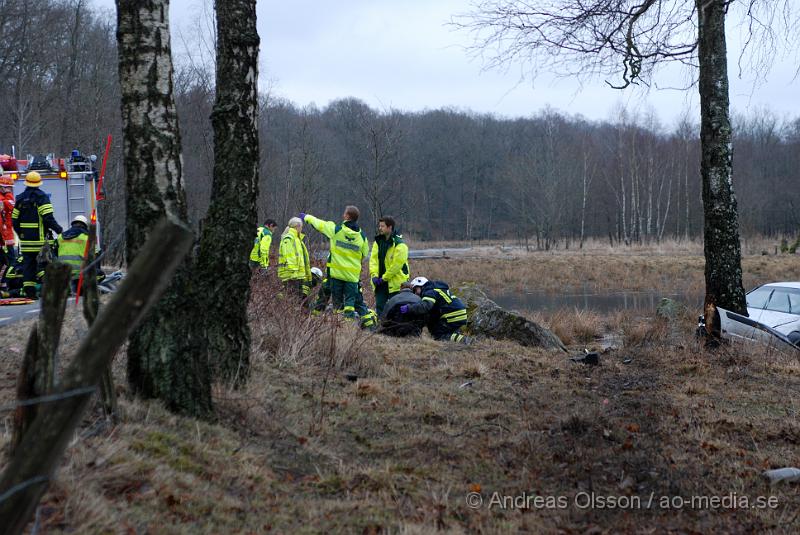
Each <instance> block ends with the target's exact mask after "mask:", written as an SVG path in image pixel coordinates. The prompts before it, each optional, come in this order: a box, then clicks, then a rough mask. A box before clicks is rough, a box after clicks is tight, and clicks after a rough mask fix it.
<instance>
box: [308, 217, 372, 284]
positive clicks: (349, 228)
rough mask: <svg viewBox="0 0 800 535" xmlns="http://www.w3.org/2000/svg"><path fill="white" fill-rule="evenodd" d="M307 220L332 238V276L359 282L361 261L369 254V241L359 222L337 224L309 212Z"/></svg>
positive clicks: (330, 270)
mask: <svg viewBox="0 0 800 535" xmlns="http://www.w3.org/2000/svg"><path fill="white" fill-rule="evenodd" d="M305 221H306V223H308V224H309V225H311V226H312V227H314V228H315V229H317V231H319V232H320V233H322V234H324V235H325V236H327V237H328V239H329V240H330V243H331V251H330V254H329V255H328V272H329V273H330V277H331V278H332V279H337V280H340V281H344V282H358V281H359V279H361V263H362V262H363V261H364V258H366V257H367V255H368V254H369V241H368V240H367V236H366V235H365V234H364V231H363V230H361V229H360V228H359V227H358V224H356V223H353V222H351V221H344V222H342V223H338V224H337V223H334V222H333V221H323V220H321V219H317V218H316V217H314V216H313V215H308V214H306V220H305Z"/></svg>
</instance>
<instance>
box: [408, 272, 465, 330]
mask: <svg viewBox="0 0 800 535" xmlns="http://www.w3.org/2000/svg"><path fill="white" fill-rule="evenodd" d="M410 286H411V288H412V289H413V290H414V293H415V294H417V295H418V296H420V297H421V298H422V300H421V301H420V302H419V303H412V304H409V305H401V306H400V313H401V314H402V315H406V314H414V315H422V314H426V315H427V317H428V319H427V321H426V324H427V326H428V330H429V331H430V332H431V336H433V338H434V339H435V340H449V341H451V342H462V343H465V344H469V343H471V342H472V340H471V339H470V338H469V337H467V336H464V335H463V334H461V333H460V332H459V331H460V330H461V328H462V327H464V326H465V325H466V324H467V307H465V306H464V303H463V302H462V301H461V299H459V298H458V297H456V296H455V295H453V294H452V293H450V287H449V286H447V284H446V283H444V282H442V281H429V280H428V279H426V278H425V277H417V278H415V279H414V280H412V281H411V283H410Z"/></svg>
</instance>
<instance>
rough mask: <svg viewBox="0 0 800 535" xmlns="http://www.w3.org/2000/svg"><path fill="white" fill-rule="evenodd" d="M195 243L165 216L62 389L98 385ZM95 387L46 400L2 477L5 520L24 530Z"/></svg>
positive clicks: (0, 505)
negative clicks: (61, 397)
mask: <svg viewBox="0 0 800 535" xmlns="http://www.w3.org/2000/svg"><path fill="white" fill-rule="evenodd" d="M191 243H192V233H191V231H190V230H189V229H188V228H187V227H186V226H185V225H183V224H181V223H177V222H170V221H162V222H161V223H160V224H159V225H158V226H157V227H156V228H155V229H154V230H153V232H152V233H151V238H150V239H149V240H148V241H147V243H146V244H145V246H144V247H143V248H142V250H141V251H140V253H139V254H138V255H137V258H136V260H135V261H134V263H133V265H132V266H131V269H130V272H129V273H128V276H127V277H126V278H125V281H124V282H123V283H122V284H121V285H120V288H119V291H118V292H117V293H115V294H114V296H113V297H112V299H111V301H110V302H109V303H108V305H107V306H105V307H104V308H103V309H102V311H101V312H100V314H99V315H98V317H97V320H96V321H95V322H94V324H93V325H92V328H91V329H90V331H89V333H88V334H87V336H86V337H85V338H84V339H83V341H82V342H81V345H80V347H79V348H78V351H77V353H76V355H75V358H74V359H73V360H72V362H71V364H70V366H69V368H68V369H67V370H66V372H65V374H64V380H63V382H62V386H61V391H62V392H66V391H70V390H72V391H74V390H76V389H79V388H85V387H89V386H94V385H97V383H98V382H99V381H100V377H101V375H102V373H103V370H105V369H106V367H107V366H108V365H109V363H110V362H111V360H112V358H113V357H114V355H115V354H116V352H117V350H118V349H119V347H120V346H121V345H122V344H123V343H124V342H125V339H126V338H127V337H128V334H129V333H130V332H131V331H132V330H133V329H134V328H135V327H136V325H137V324H138V323H139V322H140V321H141V319H142V317H143V316H144V314H145V313H146V312H147V310H148V309H149V308H150V306H151V305H152V304H153V303H155V302H156V300H157V299H158V298H159V297H160V296H161V294H162V293H163V291H164V289H165V288H166V286H167V283H168V282H169V280H170V278H171V277H172V274H173V273H174V271H175V269H176V268H177V267H178V264H180V262H181V261H182V260H183V257H184V256H185V255H186V253H187V252H188V250H189V247H190V246H191ZM90 397H91V393H90V392H87V393H86V394H83V395H72V396H70V397H66V398H64V399H61V400H60V401H59V402H58V403H52V404H46V405H44V404H42V405H40V406H39V413H38V414H37V416H36V420H35V421H34V422H33V424H32V426H31V427H30V429H29V430H28V431H27V432H26V433H25V435H24V436H23V437H22V442H21V443H20V446H19V448H18V450H17V454H15V455H14V457H13V458H12V459H11V461H10V463H9V465H8V467H7V468H6V470H5V472H4V473H3V475H2V478H0V497H2V500H0V526H4V528H3V529H4V533H8V534H17V533H22V531H23V530H24V529H25V526H26V525H27V523H28V522H29V520H30V519H31V516H32V515H33V513H34V511H35V509H36V506H37V504H38V503H39V500H40V499H41V497H42V494H44V492H45V491H46V490H47V483H48V482H49V481H50V479H51V478H52V476H53V473H54V472H55V469H56V467H57V465H58V462H59V460H60V459H61V456H62V455H63V453H64V450H66V447H67V444H68V443H69V440H70V438H71V437H72V436H73V434H74V432H75V429H76V427H77V426H78V424H79V423H80V421H81V419H82V417H83V413H84V411H85V410H86V407H87V405H88V403H89V399H90Z"/></svg>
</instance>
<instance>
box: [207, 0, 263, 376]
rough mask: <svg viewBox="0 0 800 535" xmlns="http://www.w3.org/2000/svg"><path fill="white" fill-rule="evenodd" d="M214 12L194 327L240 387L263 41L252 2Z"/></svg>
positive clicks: (237, 0)
mask: <svg viewBox="0 0 800 535" xmlns="http://www.w3.org/2000/svg"><path fill="white" fill-rule="evenodd" d="M215 11H216V17H217V76H216V80H217V86H216V102H215V104H214V110H213V112H212V114H211V123H212V126H213V128H214V181H213V186H212V191H213V192H214V193H213V197H212V199H211V205H210V207H209V210H208V215H207V219H206V224H204V225H203V233H202V236H201V239H200V250H199V253H198V257H197V269H196V272H195V273H196V275H195V278H194V291H195V293H196V294H197V295H198V297H201V299H202V310H201V311H198V314H196V315H194V319H195V320H196V321H194V322H193V323H192V329H193V330H194V332H195V333H196V336H197V337H198V338H202V339H204V340H205V341H206V343H205V345H204V346H203V347H202V348H201V350H202V351H204V352H205V353H206V355H207V357H208V358H209V359H210V361H211V362H212V363H213V365H214V366H215V367H216V368H217V369H218V370H219V371H220V373H221V376H222V377H223V378H225V379H228V380H233V381H234V382H236V383H240V382H241V381H243V380H244V379H245V378H246V377H247V375H248V373H249V368H250V365H249V354H250V328H249V326H248V323H247V303H248V301H249V300H250V267H249V265H248V261H247V259H248V256H249V253H250V248H251V247H252V242H253V230H254V229H255V228H256V225H257V221H256V200H257V198H258V163H259V148H258V125H257V116H258V90H257V83H258V47H259V37H258V32H257V31H256V2H255V0H217V2H216V5H215ZM199 303H200V300H199V299H198V300H197V301H196V304H199Z"/></svg>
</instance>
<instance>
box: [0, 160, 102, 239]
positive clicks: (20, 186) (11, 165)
mask: <svg viewBox="0 0 800 535" xmlns="http://www.w3.org/2000/svg"><path fill="white" fill-rule="evenodd" d="M96 162H97V156H95V155H94V154H93V155H91V156H88V157H87V156H84V155H82V154H81V153H80V151H78V150H73V151H72V153H71V154H70V156H69V157H68V158H57V157H56V156H55V155H54V154H48V155H47V156H33V155H29V156H28V158H27V159H26V160H18V159H16V158H15V157H13V156H8V155H0V166H2V168H3V175H4V176H9V175H10V176H11V178H12V179H14V195H19V194H20V193H22V192H23V191H24V190H25V184H24V182H25V176H26V175H27V174H28V173H29V172H30V171H36V172H38V173H39V175H41V177H42V185H41V186H40V189H41V190H42V191H43V192H44V193H46V194H47V196H48V197H49V198H50V202H51V203H52V205H53V212H54V213H53V215H54V216H55V218H56V221H58V224H59V225H61V227H62V228H64V229H65V230H66V229H68V228H69V227H70V223H71V222H72V220H73V218H75V216H78V215H83V216H85V217H86V219H90V217H91V214H92V206H93V204H94V202H95V198H94V195H95V191H96V189H97V180H98V172H97V170H96V169H95V163H96ZM97 232H98V237H99V235H100V222H99V221H98V223H97Z"/></svg>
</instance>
